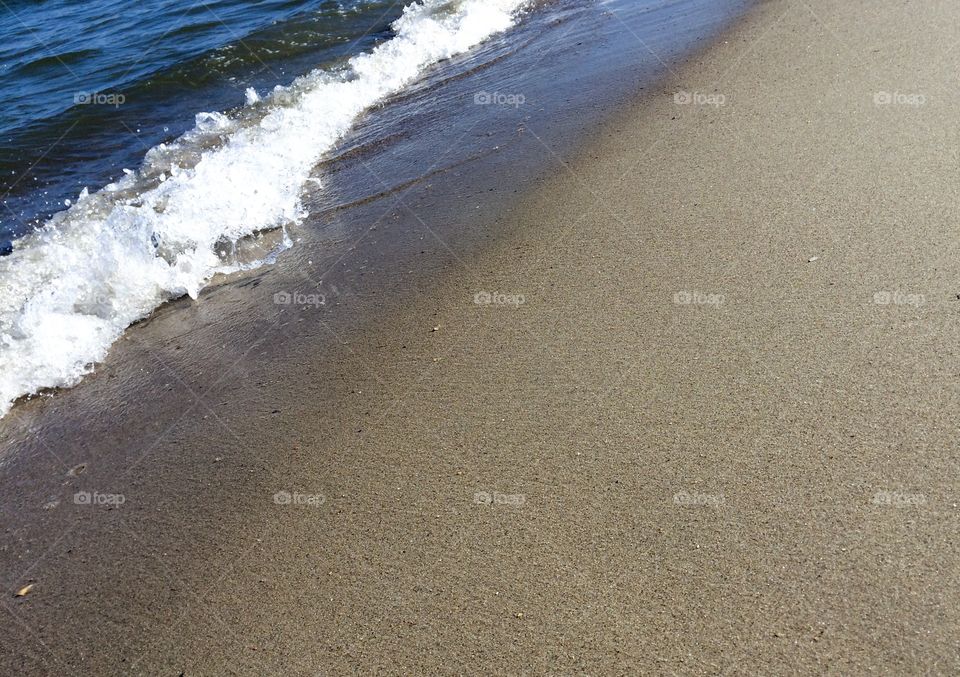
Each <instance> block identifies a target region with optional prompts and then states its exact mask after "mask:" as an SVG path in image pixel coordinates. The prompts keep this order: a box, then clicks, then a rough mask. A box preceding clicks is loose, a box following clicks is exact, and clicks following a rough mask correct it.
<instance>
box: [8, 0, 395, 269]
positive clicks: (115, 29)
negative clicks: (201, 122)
mask: <svg viewBox="0 0 960 677" xmlns="http://www.w3.org/2000/svg"><path fill="white" fill-rule="evenodd" d="M405 4H407V3H406V2H396V1H393V2H389V1H387V0H305V1H304V0H300V1H291V0H209V1H207V2H197V1H196V0H146V1H144V2H135V1H134V0H42V1H37V0H0V100H2V101H3V104H4V105H3V106H2V107H0V204H2V205H3V207H2V208H0V251H2V250H3V249H4V247H5V245H6V244H7V243H8V242H9V240H10V239H11V238H14V237H16V236H18V235H21V234H23V233H24V232H27V231H28V230H30V229H31V228H34V227H36V226H38V225H40V224H42V222H43V221H44V220H45V219H46V218H47V217H49V215H50V214H52V213H54V212H56V211H59V210H61V209H63V208H64V206H63V205H64V200H67V199H75V198H76V197H77V195H78V194H79V192H80V191H81V190H82V189H83V188H84V187H89V188H90V190H91V191H93V190H94V189H96V188H99V187H101V186H102V185H104V184H106V183H108V182H110V181H112V180H114V179H116V178H117V177H118V176H119V175H120V173H121V171H122V169H123V168H124V167H129V168H135V167H136V166H137V165H138V164H139V162H140V159H141V158H142V157H143V155H144V153H145V152H146V151H147V150H148V149H149V148H151V147H153V146H155V145H157V144H158V143H162V142H165V141H170V140H172V139H174V138H176V137H178V136H179V135H180V134H182V133H183V132H184V131H186V130H188V129H190V128H191V127H193V125H194V115H195V114H196V113H198V112H201V111H225V110H229V109H232V108H235V107H237V106H240V105H241V104H242V103H243V101H244V91H245V90H246V89H247V88H248V87H254V88H256V89H257V90H258V91H261V92H262V91H263V90H265V89H272V88H273V87H274V86H275V85H278V84H281V85H286V84H289V83H290V82H291V81H292V80H293V79H294V78H296V77H297V76H299V75H302V74H304V73H306V72H308V71H310V70H312V69H313V68H315V67H317V66H319V65H322V64H327V63H332V62H336V61H337V60H338V59H343V58H344V57H346V56H349V55H352V54H355V53H357V52H360V51H365V50H368V49H370V48H371V47H372V46H373V45H374V44H376V43H378V42H380V41H382V40H384V39H387V38H389V37H390V23H391V22H392V21H394V20H395V19H396V18H397V17H398V16H399V15H400V13H401V11H402V9H403V5H405Z"/></svg>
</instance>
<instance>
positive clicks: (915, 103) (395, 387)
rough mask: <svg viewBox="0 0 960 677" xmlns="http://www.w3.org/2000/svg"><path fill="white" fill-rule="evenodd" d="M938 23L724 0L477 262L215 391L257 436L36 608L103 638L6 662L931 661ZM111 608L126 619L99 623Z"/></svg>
mask: <svg viewBox="0 0 960 677" xmlns="http://www.w3.org/2000/svg"><path fill="white" fill-rule="evenodd" d="M958 18H960V9H958V7H957V6H956V5H955V4H952V3H948V2H933V1H921V0H913V1H910V2H904V1H903V0H875V1H874V2H870V3H851V2H841V1H839V0H811V1H810V2H802V1H800V2H791V1H785V0H783V1H781V0H769V1H767V2H765V3H762V4H761V5H760V6H759V8H758V9H757V10H756V11H754V12H753V13H752V14H751V15H750V16H749V17H747V18H746V19H744V20H743V21H742V22H741V23H740V24H739V25H738V26H737V27H736V28H734V29H733V30H732V31H730V32H729V33H727V34H726V35H725V36H724V37H723V39H722V41H721V42H720V43H718V44H717V45H715V46H714V47H713V48H711V49H709V50H708V51H706V52H705V53H704V54H702V55H701V56H700V57H698V58H697V60H696V61H695V62H694V63H690V64H688V65H686V66H684V67H683V68H682V69H680V70H678V71H677V72H675V73H674V74H673V80H672V81H671V82H669V83H667V84H666V85H665V86H664V88H663V89H662V91H660V92H658V93H656V94H652V95H650V96H648V97H646V98H644V99H642V100H641V101H639V102H638V103H637V104H636V105H635V106H632V107H631V108H630V109H629V110H625V111H623V112H622V113H620V114H618V115H617V117H616V118H615V119H613V120H611V121H610V122H609V124H607V125H605V126H604V128H603V129H602V130H599V131H598V133H597V134H596V135H595V138H594V139H593V140H592V141H591V142H590V143H588V144H586V145H585V146H584V148H583V149H582V151H580V152H579V153H577V154H576V155H575V156H571V157H565V158H562V159H561V158H560V157H557V165H556V168H557V171H556V175H555V176H554V177H552V178H550V179H549V180H546V181H544V182H543V184H542V185H541V186H540V187H539V188H538V190H537V191H535V192H534V193H533V194H530V195H527V196H524V197H523V198H522V199H521V200H520V202H519V203H518V204H516V205H515V206H514V207H513V208H512V209H511V210H510V211H509V212H508V213H507V214H506V215H504V221H505V222H509V224H511V225H510V227H509V228H506V229H505V232H504V235H503V237H501V238H500V239H499V240H498V241H497V242H496V244H494V245H491V246H488V247H485V248H483V250H482V251H479V250H477V251H470V252H466V253H463V254H462V256H460V261H459V263H457V268H456V269H455V270H454V271H453V272H454V273H455V274H450V275H447V276H445V277H444V278H443V279H442V281H441V282H440V283H439V284H436V285H434V286H432V287H425V288H423V289H422V290H421V293H420V294H419V295H418V296H417V298H416V299H415V300H413V301H411V302H409V303H406V304H405V305H404V307H402V308H399V309H395V310H394V311H392V312H389V313H386V314H385V316H384V317H383V318H382V319H381V320H380V321H378V322H377V323H376V324H375V325H373V326H368V327H366V328H365V329H364V331H362V332H358V333H356V334H354V335H351V336H349V337H342V338H343V339H344V340H343V342H342V344H338V345H339V348H337V349H332V348H331V349H330V351H327V352H325V353H324V354H323V355H311V354H309V353H307V354H300V355H299V356H298V359H299V360H300V363H299V364H288V367H287V374H288V375H289V376H290V378H282V377H281V376H278V377H277V378H276V379H275V380H273V381H270V382H266V381H264V382H263V383H262V384H261V383H260V382H259V381H258V382H257V383H256V385H254V384H253V381H252V380H251V382H250V385H249V387H250V389H251V390H254V389H255V388H261V390H259V391H257V393H256V394H255V395H251V394H249V393H247V394H246V395H237V397H248V398H254V402H255V403H256V404H258V405H259V406H260V409H263V408H264V407H266V410H267V411H271V412H272V410H274V409H275V410H276V412H277V413H276V414H275V415H274V416H273V419H272V421H273V422H274V426H275V427H274V430H273V432H270V431H262V430H261V429H262V427H263V426H262V424H260V423H257V422H256V421H255V420H253V418H251V420H250V421H249V425H247V424H246V423H245V422H244V421H243V420H239V421H236V422H235V426H236V427H235V428H234V431H235V434H236V435H237V436H238V440H237V441H234V440H230V444H231V445H233V446H236V444H238V443H240V444H242V445H248V447H249V448H250V449H257V448H261V449H263V450H264V451H263V453H262V456H263V459H262V461H263V462H262V464H261V465H257V463H255V462H253V463H252V464H251V465H248V466H240V465H234V466H231V459H230V458H222V459H221V460H220V461H216V463H215V462H214V460H213V459H211V462H210V464H208V466H207V467H206V469H203V468H201V469H199V470H198V469H193V470H190V471H184V470H182V469H178V468H179V467H180V466H178V464H177V462H176V459H170V460H169V461H168V462H167V467H166V470H167V474H165V475H164V476H165V477H166V479H165V480H164V481H166V482H168V483H169V484H168V486H169V487H179V488H181V489H183V488H184V487H188V488H189V491H187V490H186V489H183V492H182V493H180V494H176V491H177V489H171V491H173V492H174V494H176V495H173V494H171V495H169V505H165V506H163V507H157V508H156V509H155V510H151V517H152V519H153V520H155V521H156V523H157V524H159V526H158V527H157V528H158V529H163V530H165V532H166V533H167V534H169V536H168V541H167V543H166V544H165V545H164V547H163V548H162V549H151V548H153V547H154V545H155V544H152V543H151V540H150V538H151V537H150V535H149V532H144V531H140V530H134V529H131V528H130V527H129V526H124V525H123V523H121V522H119V521H118V523H117V529H118V532H122V533H123V534H124V535H123V539H124V541H125V542H126V543H127V546H128V547H129V548H131V549H132V550H136V549H137V548H142V549H143V551H145V552H148V553H149V554H150V558H145V559H144V562H145V563H144V564H143V565H142V568H139V565H137V564H136V563H132V562H131V560H130V559H129V558H127V559H122V560H119V561H122V563H123V564H122V566H120V567H119V568H118V570H117V571H116V572H115V573H116V581H117V583H116V584H117V585H118V586H121V587H123V589H124V590H125V593H124V595H125V601H124V602H123V604H122V605H120V604H116V605H114V606H113V607H111V609H114V611H109V610H108V611H104V610H103V608H102V607H98V606H97V605H98V601H97V599H98V598H99V599H100V600H103V599H104V598H107V597H109V594H108V592H107V591H105V590H100V591H99V592H97V593H96V594H95V595H94V598H93V599H91V600H88V601H84V602H79V603H73V602H71V600H69V599H67V600H64V601H62V602H61V604H62V606H63V607H64V608H66V609H69V611H68V612H65V613H73V614H75V615H77V614H78V615H80V616H81V617H82V616H83V614H84V613H87V614H89V618H90V619H91V623H92V622H94V621H96V620H98V619H99V620H100V621H102V622H104V623H109V622H111V621H117V627H114V628H111V629H110V630H109V631H105V633H104V635H105V636H103V637H102V638H101V641H102V642H103V645H104V646H91V645H87V646H86V647H85V648H82V649H76V647H75V646H74V645H71V646H73V647H74V648H73V650H72V651H70V652H68V653H66V654H64V652H63V651H62V650H61V648H60V647H59V646H58V645H57V644H56V641H55V640H56V623H55V621H53V622H52V623H51V622H48V623H46V624H45V625H44V626H43V628H42V629H41V630H40V633H41V635H42V636H44V637H47V644H49V645H51V646H50V647H48V648H50V649H51V652H50V654H49V655H45V652H44V650H43V649H42V648H41V647H39V646H37V645H36V643H35V641H34V632H35V631H36V627H34V628H33V630H30V629H27V628H24V629H23V630H22V637H21V639H20V640H19V641H20V642H21V645H20V647H18V649H19V650H22V651H24V652H27V653H28V654H29V655H30V657H31V658H30V659H29V660H28V659H24V663H25V664H29V665H31V666H33V667H34V669H36V666H37V665H46V666H48V667H50V669H51V670H53V669H54V667H53V666H56V665H57V664H58V663H60V662H61V661H62V664H63V665H69V666H70V667H72V668H78V667H79V666H90V667H98V668H102V669H113V670H115V671H120V672H130V673H134V674H136V673H140V672H143V673H145V674H173V675H175V674H177V673H178V671H180V670H183V671H185V672H186V674H188V675H191V674H233V673H240V674H268V673H270V672H276V673H280V674H330V675H334V674H375V673H382V674H435V673H449V674H479V673H493V674H580V673H587V674H598V675H599V674H603V675H607V674H610V675H613V674H645V673H646V674H657V673H662V674H719V673H736V674H750V673H758V674H810V673H812V672H827V673H832V674H862V673H868V672H870V673H887V674H907V673H927V674H933V673H939V674H951V673H953V674H955V673H956V672H957V671H958V669H960V653H958V652H960V645H958V637H960V623H958V620H960V618H958V614H960V545H958V543H957V539H956V537H955V535H956V531H957V526H958V509H957V503H958V500H960V480H958V452H957V449H958V441H957V440H958V435H957V432H958V431H957V427H958V426H957V421H958V416H957V413H958V409H957V401H956V398H957V395H958V392H957V387H958V386H957V383H958V373H960V362H958V346H960V299H958V294H960V256H958V248H957V243H958V242H960V223H958V220H957V206H958V201H957V198H958V190H957V186H958V176H960V153H958V145H957V124H956V122H957V113H956V112H957V110H958V108H957V103H958V99H960V97H958V92H957V88H956V73H957V72H958V68H960V50H957V49H955V48H954V45H956V44H957V42H958V41H960V21H958ZM675 92H689V93H690V95H691V96H690V98H691V99H692V102H691V103H687V104H683V103H677V102H676V100H675V98H674V93H675ZM882 92H889V93H890V94H891V96H890V97H889V99H890V103H886V101H887V98H885V97H884V96H883V95H882V94H881V95H880V96H879V98H876V97H877V95H878V93H882ZM708 95H709V96H711V97H714V98H713V99H710V100H711V101H720V100H722V104H723V105H710V104H708V103H698V102H705V101H707V99H706V98H704V97H705V96H708ZM912 95H922V97H923V99H922V101H921V100H920V99H918V98H916V97H914V98H910V97H911V96H912ZM718 96H722V97H723V98H722V99H717V98H716V97H718ZM530 132H531V133H532V134H536V133H537V130H536V129H533V128H531V129H530ZM434 246H437V245H436V244H435V243H434ZM437 248H438V249H439V247H437ZM484 291H486V292H497V293H499V294H503V295H505V296H504V297H503V298H500V297H497V298H498V299H499V300H503V301H507V303H504V304H497V303H494V304H491V305H486V306H485V305H477V304H475V303H474V302H473V301H474V295H475V294H477V293H478V292H484ZM678 294H679V296H678ZM520 296H522V301H523V303H522V304H520V305H515V304H511V303H510V301H511V300H512V301H519V300H520V299H519V298H517V297H520ZM678 301H679V302H678ZM686 301H691V302H689V303H688V302H686ZM884 301H887V302H886V303H885V302H884ZM435 328H436V329H435ZM298 370H299V371H301V372H302V373H303V374H304V376H305V378H304V379H303V380H298V379H296V378H295V374H296V372H297V371H298ZM317 374H321V375H325V376H317ZM224 397H226V396H224ZM255 409H256V410H258V411H259V409H257V407H254V406H251V411H253V410H255ZM145 425H146V424H145ZM258 431H259V432H258ZM191 435H193V437H191ZM198 435H199V433H196V434H194V433H191V432H190V430H186V431H184V432H178V433H176V435H175V443H176V444H178V445H182V446H183V447H184V448H188V447H190V446H191V445H193V447H196V446H197V444H198V442H197V439H198ZM191 440H192V441H191ZM217 448H218V447H217V445H216V443H213V442H211V443H210V448H209V455H210V456H211V457H212V456H214V455H216V454H218V453H219V452H218V451H217ZM278 451H282V452H283V453H284V454H289V458H288V459H287V460H286V461H283V462H278V461H277V460H276V457H277V456H278V453H277V452H278ZM245 458H246V459H247V461H249V459H250V455H249V454H248V455H247V456H246V457H245ZM215 465H217V466H219V467H221V468H222V470H221V471H218V473H219V474H216V475H213V474H212V471H211V470H210V468H213V467H215ZM252 469H255V470H256V471H257V473H256V474H255V475H256V476H257V477H258V478H259V479H257V480H254V479H249V478H251V477H252V475H251V474H249V473H248V470H252ZM263 474H267V475H266V477H264V476H263ZM144 483H147V484H148V483H149V482H148V480H141V482H140V484H141V485H143V484H144ZM271 490H286V491H290V492H297V493H300V494H304V495H314V494H317V495H322V496H323V497H324V503H323V504H322V505H320V506H312V505H290V506H278V505H274V504H273V503H272V501H271V500H270V495H271V493H272V492H271V493H267V492H270V491H271ZM130 491H134V490H132V489H131V490H130ZM144 491H146V489H144ZM257 492H259V493H257ZM478 492H486V494H483V493H481V495H480V496H479V497H478V496H477V494H478ZM495 494H496V495H495ZM183 495H189V496H193V497H194V499H193V500H194V501H195V503H196V504H195V505H190V506H187V507H186V508H185V507H184V506H183V505H182V504H178V505H174V504H175V503H176V502H177V501H181V502H182V500H183V498H182V497H183ZM251 495H254V496H255V497H256V499H255V500H250V501H247V500H246V499H247V498H248V497H249V496H251ZM487 495H489V499H490V500H489V502H488V500H487V498H488V497H487ZM521 503H522V504H521ZM251 505H253V506H260V507H259V508H251V507H250V506H251ZM168 509H169V510H170V511H172V513H171V514H173V513H176V514H180V515H182V514H184V513H185V514H188V515H191V519H190V520H189V521H186V522H185V521H180V520H177V519H174V518H173V517H168V514H167V513H166V512H165V510H168ZM177 510H179V511H180V512H179V513H177ZM115 512H117V513H119V512H120V511H119V510H118V511H115ZM116 519H117V520H120V518H119V517H118V518H116ZM141 540H142V541H143V542H142V543H140V542H139V541H141ZM121 549H122V548H121ZM198 553H200V554H198ZM102 556H103V558H104V561H105V562H107V563H109V561H110V553H106V554H103V555H102ZM66 557H67V556H66V555H63V557H60V556H59V555H58V558H60V559H59V560H58V561H60V562H61V564H62V565H64V567H65V564H66V563H68V562H69V559H64V558H66ZM91 557H93V556H92V555H91ZM117 557H118V558H120V557H121V555H117ZM191 557H195V558H198V559H199V564H198V566H197V568H196V570H194V569H191V570H190V572H192V573H186V572H185V571H181V570H180V569H178V563H179V562H181V561H182V560H184V559H187V558H191ZM84 561H85V562H86V559H85V560H84ZM157 562H160V563H161V564H160V565H159V571H160V573H163V572H167V573H169V574H171V575H170V576H169V578H168V581H167V582H164V583H163V584H158V583H157V582H156V580H155V579H154V578H153V575H152V574H150V571H154V572H155V571H156V567H157V565H156V563H157ZM75 566H77V567H79V566H80V563H75ZM105 566H109V565H108V564H105ZM151 566H153V567H154V569H151V568H150V567H151ZM107 571H109V569H107ZM35 573H36V572H35ZM36 575H37V579H38V587H37V589H36V591H35V592H33V593H31V595H28V597H27V598H25V599H26V600H28V601H27V602H23V601H19V600H18V601H17V602H16V603H17V604H19V605H20V609H19V610H18V613H23V614H24V616H25V617H27V618H29V613H30V612H29V611H28V610H27V607H26V606H25V605H26V604H27V603H29V600H30V597H31V596H32V595H36V596H37V601H36V602H35V603H36V604H38V605H39V604H42V603H43V598H42V597H41V594H42V593H43V585H44V584H45V583H46V585H47V586H48V588H49V587H50V586H51V582H50V581H44V579H43V577H42V576H40V575H39V574H36ZM191 576H194V577H193V578H191ZM109 580H110V576H109V575H107V574H103V575H102V576H101V578H100V579H99V581H100V583H99V584H98V585H104V584H106V583H107V582H108V581H109ZM117 608H119V609H121V610H120V611H115V609H117ZM78 609H79V610H78ZM131 609H140V610H141V613H147V612H143V611H142V610H144V609H148V610H149V614H151V615H150V619H151V626H150V628H151V631H149V632H148V633H146V636H143V635H138V636H135V637H130V636H124V635H123V632H124V631H123V629H122V628H123V627H126V625H125V623H121V622H120V620H122V618H123V614H124V611H123V610H126V611H127V612H129V613H134V612H131V611H130V610H131ZM55 611H56V610H55V608H52V607H48V608H47V611H46V613H47V616H46V618H48V619H49V618H54V619H55V618H56V613H55ZM26 625H29V622H26ZM43 633H47V634H43ZM117 646H120V647H121V648H119V649H118V648H117ZM7 649H8V650H9V649H10V647H7ZM81 654H82V656H83V657H82V658H81ZM108 654H109V660H108V658H107V657H106V656H107V655H108ZM54 656H56V658H54ZM120 656H122V658H119V657H120ZM115 660H119V661H123V662H122V663H114V662H111V661H115ZM6 661H7V662H6V663H4V664H5V665H10V664H11V663H10V661H11V659H10V654H7V656H6ZM31 661H35V662H31Z"/></svg>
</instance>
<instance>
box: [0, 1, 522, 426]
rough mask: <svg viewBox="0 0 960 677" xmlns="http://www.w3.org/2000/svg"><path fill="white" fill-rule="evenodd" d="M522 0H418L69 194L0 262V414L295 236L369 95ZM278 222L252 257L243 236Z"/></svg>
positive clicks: (462, 42)
mask: <svg viewBox="0 0 960 677" xmlns="http://www.w3.org/2000/svg"><path fill="white" fill-rule="evenodd" d="M526 2H527V0H422V1H421V2H417V3H414V4H411V5H409V6H407V7H406V8H404V10H403V14H402V15H401V16H400V17H399V18H398V19H397V20H396V21H395V22H394V23H393V26H392V28H393V31H394V37H392V38H391V39H389V40H387V41H386V42H384V43H382V44H381V45H379V46H378V47H376V48H375V49H373V50H371V51H370V52H366V53H363V54H359V55H357V56H354V57H352V58H351V59H349V61H347V62H346V64H345V65H344V66H342V67H340V68H338V69H336V70H315V71H313V72H311V73H309V74H307V75H305V76H303V77H301V78H298V79H297V80H295V81H294V82H293V83H292V84H291V85H290V86H288V87H279V86H278V87H276V88H275V89H274V90H273V91H272V92H270V93H268V94H266V95H265V96H263V97H261V96H260V95H258V94H257V93H256V92H254V91H252V90H251V91H249V92H248V105H247V106H245V107H244V108H242V109H240V110H238V111H236V112H235V113H234V114H231V115H225V114H222V113H200V114H199V115H197V116H196V125H195V127H194V128H193V129H192V130H191V131H190V132H188V133H186V134H185V135H183V136H182V137H180V138H179V139H177V140H176V141H175V142H172V143H169V144H161V145H159V146H156V147H155V148H153V149H151V150H150V151H149V152H148V153H147V154H146V157H145V158H144V161H143V163H142V165H141V167H140V168H139V169H138V170H137V171H131V170H124V173H125V176H124V178H123V179H121V180H120V181H117V182H116V183H112V184H109V185H107V186H106V187H104V188H103V189H102V190H99V191H97V192H94V193H88V192H87V191H86V190H84V191H83V192H82V193H81V195H80V196H79V198H78V199H77V200H76V202H75V203H72V204H69V205H68V208H67V209H66V210H65V211H62V212H60V213H58V214H56V215H54V216H53V217H52V218H51V219H50V220H49V221H48V222H47V223H46V224H45V225H44V227H43V228H41V229H40V230H38V231H36V232H34V233H32V234H30V235H27V236H25V237H23V238H21V239H19V240H17V241H16V242H15V243H14V250H13V252H12V253H11V254H10V255H8V256H5V257H3V258H0V415H3V414H5V413H7V411H9V409H10V407H11V406H12V403H13V402H14V401H15V400H16V399H18V398H20V397H22V396H25V395H30V394H33V393H36V392H38V391H40V390H42V389H46V388H55V387H67V386H71V385H74V384H75V383H76V382H77V381H79V380H80V378H82V377H83V375H84V374H86V373H89V372H90V371H91V370H92V369H93V366H94V365H95V364H96V363H97V362H100V361H102V360H103V359H104V357H105V356H106V354H107V352H108V350H109V348H110V346H111V345H112V344H113V342H114V341H116V340H117V339H118V338H119V337H120V336H121V334H122V333H123V331H124V330H125V329H126V328H127V327H128V326H129V325H130V324H132V323H133V322H136V321H137V320H139V319H141V318H143V317H146V316H147V315H148V314H149V313H150V312H151V311H153V310H154V309H155V308H156V307H157V306H159V305H161V304H162V303H164V302H166V301H168V300H171V299H174V298H177V297H180V296H183V295H190V296H191V297H193V298H196V297H197V295H198V294H199V292H200V290H201V289H203V288H204V286H206V285H207V284H208V282H209V281H210V279H211V278H212V277H213V276H214V275H216V274H218V273H231V272H236V271H237V270H240V269H243V268H248V267H251V266H256V265H262V264H263V263H264V262H267V261H269V260H271V257H272V256H275V255H276V254H277V253H278V252H279V251H280V250H282V249H284V248H286V247H289V246H290V245H291V242H290V239H289V238H288V237H286V228H287V227H288V226H290V225H292V224H294V223H297V222H299V221H300V220H302V219H303V218H304V216H305V215H306V214H305V212H304V210H303V206H302V204H301V201H300V194H301V190H302V187H303V186H304V184H305V183H306V182H307V180H308V179H309V178H310V172H311V169H312V168H313V167H314V166H315V165H316V163H317V162H318V161H319V160H320V159H321V158H322V156H323V155H324V153H325V152H327V151H328V150H330V149H331V148H332V147H333V146H334V145H335V144H336V143H337V141H338V140H339V139H341V138H342V137H343V136H344V135H345V134H346V132H347V131H348V130H349V129H350V127H351V126H352V125H353V123H354V121H355V120H356V118H357V117H358V116H359V115H360V114H361V113H363V112H364V111H365V110H366V109H368V108H369V107H370V106H372V105H373V104H375V103H377V102H378V101H380V100H382V99H384V98H385V97H387V96H389V95H391V94H393V93H396V92H397V91H399V90H401V89H403V88H404V87H405V86H406V85H407V84H409V83H411V82H412V81H414V80H415V79H416V78H417V77H418V76H419V75H420V74H421V73H422V72H423V71H424V69H426V68H427V67H429V66H430V65H432V64H435V63H437V62H439V61H441V60H443V59H446V58H449V57H451V56H454V55H456V54H459V53H462V52H465V51H467V50H469V49H470V48H471V47H473V46H474V45H476V44H478V43H480V42H482V41H483V40H485V39H486V38H488V37H489V36H491V35H494V34H496V33H499V32H502V31H504V30H506V29H508V28H509V27H510V26H512V25H513V23H514V21H515V20H516V17H517V14H518V12H519V11H520V10H521V9H522V8H523V6H524V5H525V4H526ZM277 230H279V231H280V232H281V237H280V238H278V244H277V246H276V247H275V248H274V249H273V251H271V252H269V254H267V255H266V256H264V257H262V258H260V259H259V260H256V261H253V262H245V261H243V260H241V259H240V258H239V257H238V256H236V255H235V253H234V251H235V248H236V246H237V245H238V244H239V243H241V242H242V241H244V240H246V239H249V238H251V237H256V236H257V235H258V234H262V233H264V232H268V231H277Z"/></svg>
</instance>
